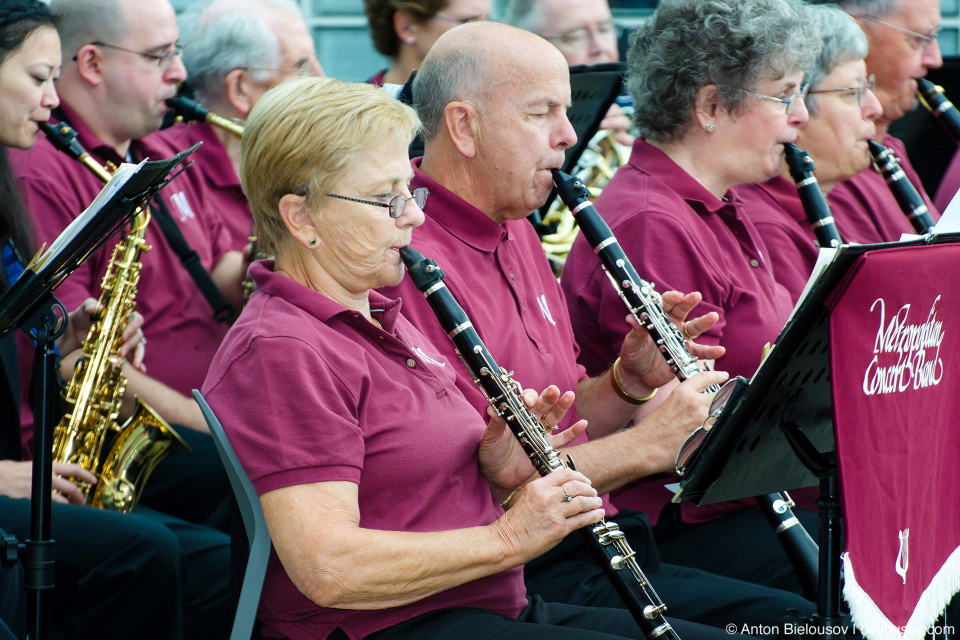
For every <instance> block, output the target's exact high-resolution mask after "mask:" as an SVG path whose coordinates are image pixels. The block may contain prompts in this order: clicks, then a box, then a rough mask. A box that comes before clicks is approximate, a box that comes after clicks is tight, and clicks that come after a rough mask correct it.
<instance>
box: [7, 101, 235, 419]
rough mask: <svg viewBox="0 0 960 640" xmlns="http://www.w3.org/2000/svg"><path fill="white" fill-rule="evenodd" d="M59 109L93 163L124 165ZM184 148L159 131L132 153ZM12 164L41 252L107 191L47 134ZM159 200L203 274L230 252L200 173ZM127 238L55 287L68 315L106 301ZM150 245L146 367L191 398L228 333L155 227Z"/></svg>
mask: <svg viewBox="0 0 960 640" xmlns="http://www.w3.org/2000/svg"><path fill="white" fill-rule="evenodd" d="M60 107H61V109H62V110H63V112H64V114H65V115H66V119H67V122H68V123H69V124H70V126H72V127H73V128H74V129H76V130H77V133H78V137H77V139H78V140H79V142H80V143H81V144H82V145H83V146H84V148H86V149H87V151H88V152H89V153H90V155H91V156H92V157H93V158H94V159H95V160H97V161H98V162H100V163H101V164H105V163H106V162H107V161H111V162H113V163H115V164H118V165H119V164H120V163H121V162H122V161H123V158H120V157H119V156H118V155H117V153H116V152H115V151H114V150H113V149H112V148H110V147H108V146H107V145H105V144H104V143H103V142H101V141H100V140H98V139H97V138H96V137H95V136H94V134H93V133H92V132H91V131H90V129H89V128H87V127H86V126H85V125H84V123H83V122H82V121H81V120H80V117H79V116H78V115H77V114H76V112H74V111H73V110H72V109H71V108H70V106H69V105H67V104H66V103H63V102H61V103H60ZM181 150H182V149H180V148H177V147H174V146H173V145H171V144H170V143H169V142H168V141H167V139H166V138H165V137H164V136H163V135H162V134H158V133H155V134H151V135H150V136H147V137H146V138H143V139H140V140H134V141H133V143H132V144H131V151H132V153H133V154H134V155H135V156H136V157H138V158H148V157H149V158H154V159H158V160H159V159H163V158H169V157H170V156H172V155H174V154H175V153H177V152H178V151H181ZM10 164H11V166H12V167H13V172H14V175H15V176H16V178H17V182H18V186H19V188H20V193H21V194H22V195H23V197H24V200H25V204H26V207H27V211H29V212H30V216H31V219H32V221H33V227H34V231H35V234H36V244H37V246H39V245H40V244H41V243H44V242H45V243H47V246H50V243H51V242H52V241H53V240H54V239H55V238H56V237H57V236H58V235H59V234H60V233H61V232H62V231H63V230H64V229H65V228H66V227H67V225H68V224H69V223H70V222H71V221H73V219H74V218H76V216H77V215H79V214H80V213H81V212H82V211H83V210H84V209H86V208H87V206H88V205H89V204H90V203H91V202H93V199H94V198H95V197H96V195H97V194H98V193H99V192H100V190H101V189H102V188H103V183H102V182H101V181H100V179H99V178H98V177H96V176H95V175H94V174H93V173H92V172H91V171H90V170H89V169H87V168H86V167H85V166H83V165H82V164H80V163H79V162H77V161H75V160H73V159H72V158H71V157H70V156H68V155H67V154H65V153H61V152H59V151H57V150H56V149H55V148H54V147H53V145H51V144H50V142H49V141H48V140H47V139H46V138H45V137H43V136H41V137H40V138H39V139H38V140H37V144H36V146H35V147H34V148H33V149H31V150H29V151H19V150H16V149H11V150H10ZM160 198H161V199H162V200H163V201H164V202H165V203H166V205H167V208H168V210H169V211H170V215H171V216H173V218H174V219H175V220H176V221H177V225H178V226H179V228H180V231H181V232H182V233H183V237H184V238H185V239H186V241H187V242H188V243H189V244H190V246H191V247H192V248H193V249H194V251H196V252H197V254H198V255H199V256H200V262H201V263H202V264H203V266H204V268H205V269H207V270H208V271H209V270H210V269H212V268H213V267H214V265H216V264H217V262H219V260H220V259H221V258H222V257H223V254H224V252H225V251H226V250H227V247H225V246H224V244H223V231H222V226H221V224H220V221H219V219H218V218H217V217H216V216H211V215H209V214H208V213H207V210H206V202H205V199H204V194H203V189H202V186H201V185H200V184H199V183H198V182H197V181H196V178H195V177H194V172H193V171H191V170H190V169H187V170H186V171H184V172H183V173H181V174H180V175H179V176H177V177H176V178H174V180H173V181H172V182H171V183H170V184H168V185H167V186H165V187H164V188H163V189H162V190H161V191H160ZM121 238H122V235H121V234H118V235H117V236H115V237H114V238H111V239H110V240H109V241H108V242H107V243H106V244H105V245H104V247H103V248H101V249H100V251H98V252H97V253H95V254H94V255H93V256H92V257H91V258H90V259H89V260H87V262H86V263H84V264H83V265H82V266H80V267H79V268H78V269H77V270H75V271H74V272H73V274H72V275H71V276H70V277H69V278H67V279H66V280H65V281H64V282H63V284H61V285H60V286H59V287H58V288H57V290H56V296H57V298H59V299H60V301H61V302H63V304H64V305H65V306H66V307H67V309H70V310H73V309H75V308H76V307H77V306H78V305H79V304H80V303H81V302H82V301H83V300H84V299H85V298H88V297H90V298H99V297H100V293H101V291H100V284H101V281H102V279H103V275H104V273H105V272H106V270H107V263H108V262H109V260H110V256H111V254H112V252H113V248H114V246H115V245H116V244H117V242H119V241H120V240H121ZM146 242H147V244H148V245H150V247H151V249H150V250H149V251H147V252H145V253H143V255H142V258H141V262H142V268H141V270H140V282H139V284H138V285H137V297H136V309H137V311H139V312H140V313H141V314H143V318H144V324H143V333H144V335H145V336H146V337H147V338H148V339H149V345H148V347H147V350H146V356H145V358H144V364H145V365H146V367H147V373H148V374H149V375H150V376H151V377H153V378H155V379H156V380H159V381H160V382H163V383H164V384H167V385H169V386H171V387H173V388H174V389H176V390H177V391H179V392H180V393H183V394H189V393H190V390H191V389H194V388H196V387H198V386H199V385H200V384H202V383H203V379H204V377H205V376H206V373H207V367H208V366H209V364H210V361H211V360H212V359H213V355H214V353H216V350H217V347H218V346H219V345H220V341H221V340H222V339H223V336H224V335H225V334H226V332H227V327H226V325H225V324H223V323H218V322H216V321H214V319H213V309H212V308H211V307H210V304H209V303H208V302H207V301H206V299H205V298H204V297H203V295H202V294H201V293H200V290H199V289H198V288H197V285H196V284H195V283H194V282H193V279H192V278H191V277H190V274H189V273H187V270H186V269H185V268H184V267H183V266H182V265H181V264H180V259H179V258H178V257H177V255H176V254H175V253H174V252H173V250H172V249H171V248H170V246H169V245H168V244H167V241H166V240H165V239H164V237H163V234H162V233H161V232H160V229H159V227H158V226H157V224H156V223H155V222H154V223H151V224H150V226H149V227H148V228H147V233H146ZM32 357H33V354H32V353H29V352H28V353H24V351H21V353H20V358H21V360H24V363H25V364H24V365H23V366H25V367H29V366H30V364H29V363H30V360H31V359H32ZM24 408H26V405H25V406H24ZM23 413H24V414H25V415H24V423H25V424H27V425H29V424H32V415H29V413H30V412H29V411H24V412H23ZM31 437H32V435H31Z"/></svg>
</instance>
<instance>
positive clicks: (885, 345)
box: [863, 296, 944, 396]
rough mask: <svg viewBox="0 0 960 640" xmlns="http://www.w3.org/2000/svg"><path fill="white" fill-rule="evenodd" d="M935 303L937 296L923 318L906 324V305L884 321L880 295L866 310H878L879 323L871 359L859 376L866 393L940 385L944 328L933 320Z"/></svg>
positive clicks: (898, 391)
mask: <svg viewBox="0 0 960 640" xmlns="http://www.w3.org/2000/svg"><path fill="white" fill-rule="evenodd" d="M938 302H940V296H937V297H936V299H935V300H934V301H933V304H932V305H930V311H929V312H928V313H927V317H926V320H924V321H923V322H921V323H919V324H910V323H909V322H907V320H908V317H909V315H910V304H905V305H903V306H902V307H900V309H899V310H897V312H896V313H895V314H893V316H892V317H891V318H890V319H889V321H888V320H887V316H886V304H885V303H884V300H883V298H877V299H876V300H874V301H873V304H872V305H870V311H871V312H879V313H880V326H879V328H878V329H877V337H876V339H875V340H874V343H873V359H872V360H871V361H870V364H868V365H867V369H866V371H865V372H864V375H863V392H864V393H865V394H866V395H868V396H872V395H879V394H885V393H902V392H904V391H906V390H907V389H909V388H911V387H912V388H913V389H915V390H916V389H922V388H924V387H932V386H935V385H938V384H940V381H941V380H942V379H943V371H944V364H943V360H941V359H940V345H941V344H942V343H943V338H944V330H943V323H942V322H941V321H939V320H937V303H938Z"/></svg>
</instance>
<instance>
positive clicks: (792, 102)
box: [743, 84, 810, 115]
mask: <svg viewBox="0 0 960 640" xmlns="http://www.w3.org/2000/svg"><path fill="white" fill-rule="evenodd" d="M809 88H810V85H806V84H805V85H801V87H800V90H799V91H797V92H796V93H794V94H793V95H791V96H790V97H789V98H775V97H773V96H768V95H764V94H762V93H754V92H753V91H747V90H746V89H744V90H743V92H744V93H747V94H750V95H751V96H754V97H756V98H763V99H764V100H773V101H774V102H779V103H780V104H785V105H787V115H790V114H791V113H793V109H794V107H796V106H797V103H799V102H803V99H804V98H806V97H807V90H808V89H809Z"/></svg>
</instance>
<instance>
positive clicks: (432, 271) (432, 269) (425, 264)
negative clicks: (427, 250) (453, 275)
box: [399, 247, 446, 293]
mask: <svg viewBox="0 0 960 640" xmlns="http://www.w3.org/2000/svg"><path fill="white" fill-rule="evenodd" d="M399 251H400V259H401V260H403V265H404V266H405V267H406V268H407V273H409V274H410V279H411V280H413V284H414V286H416V287H417V290H418V291H419V292H420V293H424V292H425V291H426V290H427V289H429V288H430V286H431V285H433V284H434V283H435V282H438V281H440V280H442V279H443V278H445V277H446V276H445V275H444V273H443V271H441V270H440V267H439V266H437V263H436V262H434V261H433V260H428V259H427V258H424V257H423V254H422V253H420V252H419V251H417V250H416V249H413V248H411V247H400V249H399Z"/></svg>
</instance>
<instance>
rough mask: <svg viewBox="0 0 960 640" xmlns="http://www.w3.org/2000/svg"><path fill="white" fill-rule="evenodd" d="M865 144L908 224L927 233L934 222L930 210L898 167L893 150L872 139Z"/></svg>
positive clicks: (898, 163) (919, 231) (918, 230)
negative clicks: (908, 221)
mask: <svg viewBox="0 0 960 640" xmlns="http://www.w3.org/2000/svg"><path fill="white" fill-rule="evenodd" d="M867 146H868V147H869V148H870V156H871V157H872V158H873V164H874V166H875V167H876V168H877V171H879V172H880V175H882V176H883V179H884V180H885V181H886V182H887V186H888V187H890V191H891V192H892V193H893V197H894V198H896V199H897V204H899V205H900V208H901V209H903V212H904V213H905V214H906V215H907V219H909V220H910V224H912V225H913V228H914V229H916V231H917V233H927V231H928V230H929V229H930V228H931V227H933V225H934V224H936V223H935V222H934V221H933V218H932V217H931V216H930V211H929V210H928V209H927V205H926V204H925V203H924V202H923V198H921V197H920V194H919V193H918V192H917V188H916V187H914V186H913V185H912V184H911V183H910V180H909V179H907V174H905V173H904V172H903V169H901V168H900V162H899V161H898V160H897V157H896V156H895V155H894V154H893V150H892V149H888V148H887V147H885V146H883V145H882V144H880V143H878V142H874V141H873V140H867Z"/></svg>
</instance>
